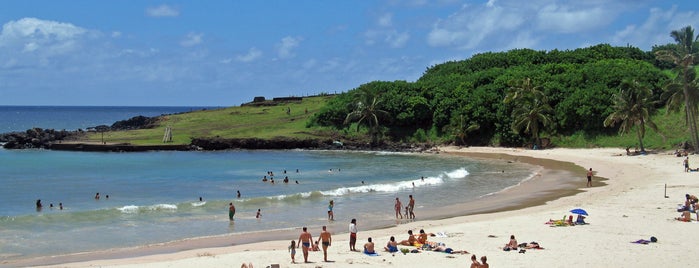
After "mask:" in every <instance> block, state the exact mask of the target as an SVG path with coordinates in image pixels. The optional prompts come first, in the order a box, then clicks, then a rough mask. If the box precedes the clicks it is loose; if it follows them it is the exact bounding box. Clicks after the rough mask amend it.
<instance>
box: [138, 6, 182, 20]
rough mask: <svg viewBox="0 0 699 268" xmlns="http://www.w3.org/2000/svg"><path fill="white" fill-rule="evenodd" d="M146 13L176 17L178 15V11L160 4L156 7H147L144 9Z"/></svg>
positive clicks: (151, 15) (155, 15) (154, 15)
mask: <svg viewBox="0 0 699 268" xmlns="http://www.w3.org/2000/svg"><path fill="white" fill-rule="evenodd" d="M146 14H148V16H150V17H156V18H158V17H177V16H179V15H180V11H179V10H177V9H175V8H173V7H171V6H168V5H160V6H157V7H149V8H148V9H146Z"/></svg>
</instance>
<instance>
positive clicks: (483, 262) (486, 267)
mask: <svg viewBox="0 0 699 268" xmlns="http://www.w3.org/2000/svg"><path fill="white" fill-rule="evenodd" d="M479 268H490V265H488V258H487V257H486V256H481V266H480V267H479Z"/></svg>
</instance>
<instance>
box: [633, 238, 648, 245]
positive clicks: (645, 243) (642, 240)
mask: <svg viewBox="0 0 699 268" xmlns="http://www.w3.org/2000/svg"><path fill="white" fill-rule="evenodd" d="M650 242H651V241H650V240H645V239H639V240H636V241H631V243H634V244H644V245H648V244H649V243H650Z"/></svg>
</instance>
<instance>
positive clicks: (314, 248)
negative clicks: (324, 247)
mask: <svg viewBox="0 0 699 268" xmlns="http://www.w3.org/2000/svg"><path fill="white" fill-rule="evenodd" d="M311 251H320V247H319V246H318V241H316V242H315V243H314V244H313V248H311Z"/></svg>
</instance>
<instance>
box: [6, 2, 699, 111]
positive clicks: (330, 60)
mask: <svg viewBox="0 0 699 268" xmlns="http://www.w3.org/2000/svg"><path fill="white" fill-rule="evenodd" d="M0 24H2V30H1V32H0V105H116V106H127V105H135V106H233V105H240V104H241V103H244V102H248V101H251V100H252V99H253V97H255V96H265V97H267V98H272V97H284V96H305V95H313V94H319V93H335V92H343V91H348V90H350V89H352V88H355V87H357V86H359V85H361V84H364V83H367V82H370V81H374V80H383V81H394V80H406V81H415V80H416V79H418V78H419V77H420V76H421V75H422V74H423V72H424V71H425V70H426V68H428V67H429V66H432V65H434V64H439V63H442V62H445V61H450V60H461V59H466V58H469V57H470V56H472V55H474V54H477V53H482V52H487V51H507V50H510V49H514V48H531V49H536V50H551V49H555V48H557V49H561V50H565V49H576V48H580V47H586V46H590V45H595V44H599V43H608V44H611V45H618V46H625V45H627V44H630V45H632V46H636V47H639V48H641V49H643V50H650V48H651V47H652V46H653V45H656V44H666V43H671V42H673V40H672V39H671V38H670V36H669V33H670V31H672V30H676V29H679V28H682V27H684V26H686V25H691V26H693V27H694V28H695V29H696V28H697V27H699V4H697V2H696V1H695V0H692V1H690V0H685V1H649V0H618V1H611V0H610V1H603V0H583V1H580V0H570V1H543V0H527V1H520V0H490V1H487V0H484V1H455V0H431V1H430V0H406V1H399V0H346V1H343V0H338V1H331V0H328V1H324V0H293V1H292V0H288V1H274V0H270V1H253V0H249V1H242V0H241V1H135V0H131V1H127V0H124V1H113V0H112V1H108V0H105V1H94V0H73V1H60V0H48V1H34V0H26V1H4V2H3V5H2V9H1V10H0ZM696 32H697V34H699V30H697V31H696Z"/></svg>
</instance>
